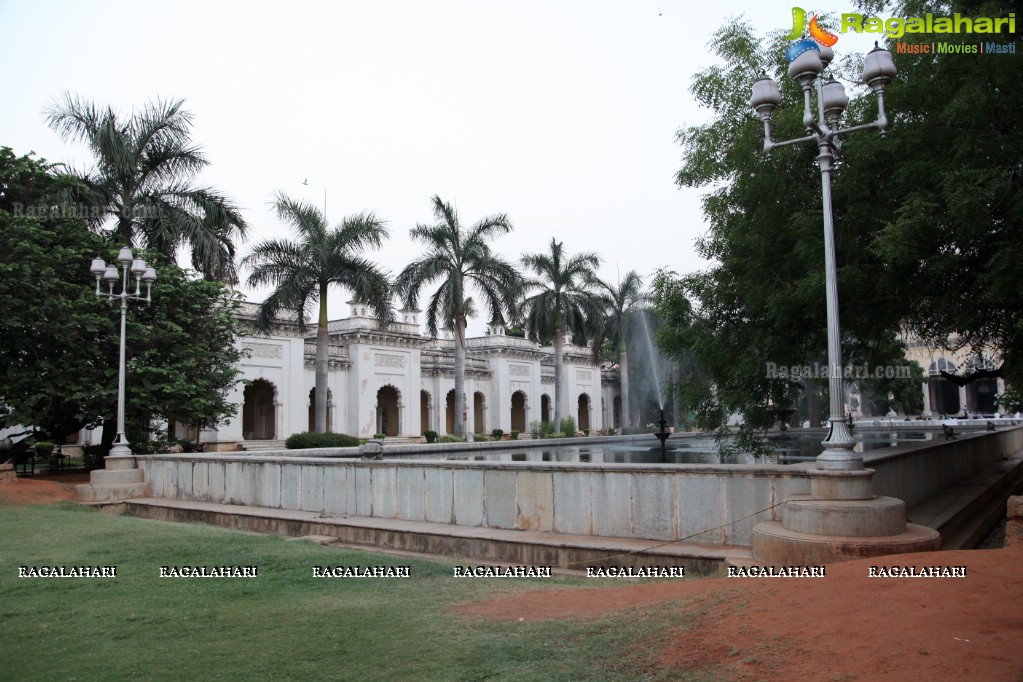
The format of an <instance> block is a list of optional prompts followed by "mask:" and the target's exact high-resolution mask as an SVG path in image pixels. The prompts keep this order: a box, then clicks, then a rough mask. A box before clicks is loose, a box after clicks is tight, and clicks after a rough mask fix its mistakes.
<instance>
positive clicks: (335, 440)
mask: <svg viewBox="0 0 1023 682" xmlns="http://www.w3.org/2000/svg"><path fill="white" fill-rule="evenodd" d="M358 444H359V439H358V438H355V437H353V436H349V435H346V434H344V433H334V432H332V431H327V432H326V433H316V432H314V431H302V432H299V433H293V434H291V435H290V436H288V440H286V441H284V446H285V447H286V448H288V449H289V450H304V449H306V448H350V447H355V446H357V445H358Z"/></svg>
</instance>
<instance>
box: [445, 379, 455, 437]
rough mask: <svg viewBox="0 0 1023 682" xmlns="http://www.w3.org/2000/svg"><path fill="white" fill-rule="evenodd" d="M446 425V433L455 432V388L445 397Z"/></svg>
mask: <svg viewBox="0 0 1023 682" xmlns="http://www.w3.org/2000/svg"><path fill="white" fill-rule="evenodd" d="M444 427H445V428H446V429H447V431H445V433H450V434H453V433H454V432H455V389H451V390H450V391H448V395H447V397H446V398H445V399H444Z"/></svg>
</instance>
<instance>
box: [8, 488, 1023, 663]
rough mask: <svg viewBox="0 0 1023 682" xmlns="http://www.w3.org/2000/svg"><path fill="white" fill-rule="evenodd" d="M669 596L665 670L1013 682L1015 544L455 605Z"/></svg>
mask: <svg viewBox="0 0 1023 682" xmlns="http://www.w3.org/2000/svg"><path fill="white" fill-rule="evenodd" d="M76 482H80V481H63V482H61V481H46V480H27V479H18V480H17V481H16V482H15V483H9V484H3V485H0V504H7V505H15V504H45V503H56V502H59V501H61V500H72V499H74V497H75V495H74V483H76ZM871 566H886V567H890V566H900V567H901V566H917V567H925V566H942V567H944V566H965V567H966V577H965V578H879V577H874V578H872V577H869V575H868V573H869V569H870V567H871ZM669 602H670V603H673V604H675V605H676V606H677V608H679V609H681V610H684V611H685V612H687V613H690V614H694V615H693V616H692V618H691V620H689V622H687V623H686V624H685V625H684V626H680V627H679V628H677V629H676V630H675V631H673V632H672V633H671V636H670V638H669V639H668V640H667V641H666V642H665V643H664V645H663V649H662V651H661V654H660V663H661V664H662V665H663V666H665V667H667V666H675V667H676V668H679V669H683V670H692V671H697V670H699V669H701V668H712V669H714V670H716V672H717V674H718V675H719V676H722V677H731V678H733V679H737V680H743V679H748V680H814V681H818V680H819V681H822V682H839V681H843V682H844V681H851V680H857V681H873V680H885V681H886V682H903V681H907V682H909V681H914V682H915V681H917V680H920V681H924V680H928V681H930V680H942V681H948V682H958V681H962V682H1023V546H1015V547H1011V548H1005V549H988V550H964V551H954V552H932V553H922V554H904V555H899V556H888V557H883V558H875V559H864V560H859V561H850V562H846V563H842V564H832V565H829V566H828V567H827V575H826V576H825V577H823V578H705V579H693V578H684V579H681V580H679V581H677V582H651V583H643V582H640V581H631V582H628V583H627V584H624V585H623V586H622V587H612V588H584V589H557V590H542V591H536V592H527V593H524V594H523V593H519V594H514V595H511V596H507V597H501V598H497V599H493V600H490V601H486V602H475V603H469V604H463V605H461V606H460V607H458V611H459V612H460V613H461V614H463V615H465V616H466V617H475V618H479V617H484V618H496V619H503V620H511V621H519V620H526V621H534V620H551V619H554V620H557V619H584V618H597V617H601V616H606V615H614V614H617V613H621V614H622V617H628V610H629V609H633V608H637V607H644V606H651V605H661V604H665V603H669ZM714 666H717V667H716V668H713V667H714Z"/></svg>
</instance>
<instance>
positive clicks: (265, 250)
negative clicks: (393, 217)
mask: <svg viewBox="0 0 1023 682" xmlns="http://www.w3.org/2000/svg"><path fill="white" fill-rule="evenodd" d="M274 207H275V209H276V211H277V216H278V217H279V218H280V219H281V220H283V221H284V222H285V223H287V224H289V225H290V226H291V228H292V231H293V233H294V235H295V237H296V239H295V240H288V239H271V240H266V241H263V242H260V243H259V244H256V245H255V246H254V247H253V249H252V252H251V253H250V254H249V255H248V256H246V257H245V258H244V259H242V265H243V266H246V267H250V268H251V272H250V274H249V278H248V283H249V286H252V287H260V286H266V285H270V286H273V287H275V288H274V291H273V292H271V294H270V295H269V296H268V297H267V298H266V300H265V301H264V302H263V304H262V305H261V306H260V309H259V314H258V316H257V320H256V322H257V326H258V327H259V329H260V330H262V331H264V332H268V331H269V330H270V329H272V328H273V325H274V321H275V320H276V318H277V317H278V315H280V314H281V313H282V312H294V313H296V314H297V315H298V320H299V325H300V327H301V328H302V329H305V320H306V319H307V317H309V316H310V315H311V314H312V313H313V311H314V308H313V306H314V305H316V306H317V307H318V312H317V315H316V319H317V323H316V393H315V404H314V415H315V416H314V427H315V431H316V433H324V432H325V431H326V430H327V357H328V352H329V348H328V339H329V337H328V333H327V331H328V330H327V292H328V290H329V289H330V287H331V286H332V285H333V286H339V287H341V288H343V289H346V290H348V291H349V292H351V294H352V295H353V296H354V297H355V300H357V301H359V302H362V303H366V304H368V305H369V306H370V308H372V309H373V311H374V312H375V314H376V315H377V317H378V318H379V319H380V320H381V321H382V323H386V322H388V321H390V320H392V319H393V317H394V311H393V307H392V305H391V286H390V281H389V278H388V275H387V273H386V272H385V271H384V270H382V269H381V268H380V266H378V265H377V264H376V263H373V262H372V261H369V260H367V259H366V258H364V257H363V256H362V252H363V251H365V250H367V249H369V248H374V249H376V248H380V247H381V246H382V245H383V243H384V239H385V238H386V237H387V236H388V233H387V228H386V227H385V226H384V223H383V221H381V220H379V219H378V218H377V217H376V216H375V215H374V214H373V213H359V214H356V215H352V216H348V217H346V218H344V219H343V220H342V221H341V222H340V223H338V224H337V225H335V226H333V227H331V226H330V225H329V224H328V223H327V218H326V216H324V215H323V213H321V212H320V210H319V209H318V208H316V207H315V206H313V205H312V204H310V203H307V202H297V201H294V200H293V199H290V198H288V197H287V196H286V195H284V194H281V193H279V194H277V195H276V197H275V201H274Z"/></svg>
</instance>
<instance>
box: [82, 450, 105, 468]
mask: <svg viewBox="0 0 1023 682" xmlns="http://www.w3.org/2000/svg"><path fill="white" fill-rule="evenodd" d="M106 454H107V451H106V449H104V447H103V446H102V445H86V446H85V447H83V448H82V463H83V464H85V468H86V469H89V470H90V471H91V470H93V469H102V468H103V457H104V456H106Z"/></svg>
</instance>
